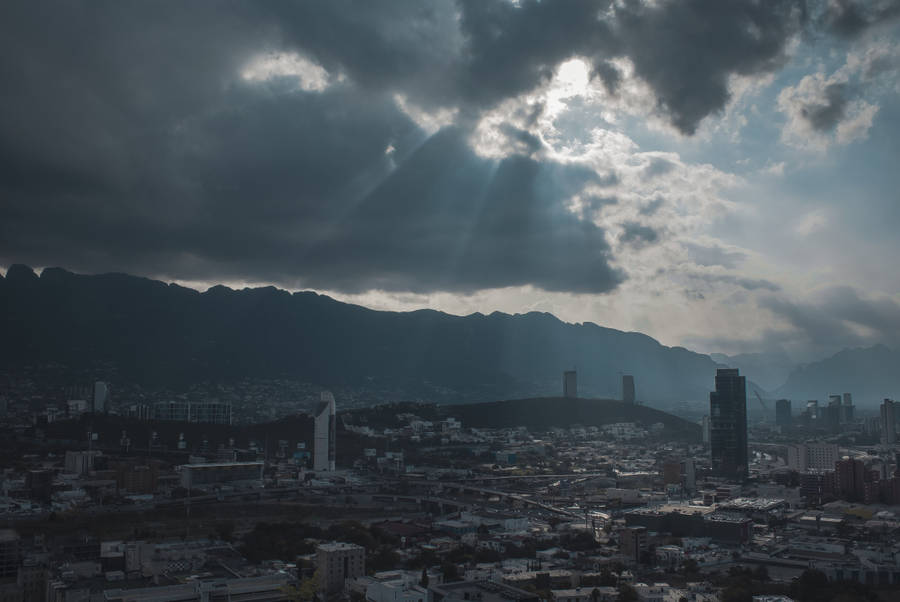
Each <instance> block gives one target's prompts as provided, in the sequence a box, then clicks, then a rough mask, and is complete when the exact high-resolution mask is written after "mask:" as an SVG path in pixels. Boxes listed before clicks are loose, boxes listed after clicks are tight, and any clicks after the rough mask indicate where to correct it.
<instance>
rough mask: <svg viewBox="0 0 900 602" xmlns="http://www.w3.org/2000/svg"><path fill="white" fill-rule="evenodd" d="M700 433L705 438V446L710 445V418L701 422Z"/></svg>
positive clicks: (707, 417)
mask: <svg viewBox="0 0 900 602" xmlns="http://www.w3.org/2000/svg"><path fill="white" fill-rule="evenodd" d="M700 432H701V435H702V437H703V445H709V416H704V417H703V419H702V420H701V421H700Z"/></svg>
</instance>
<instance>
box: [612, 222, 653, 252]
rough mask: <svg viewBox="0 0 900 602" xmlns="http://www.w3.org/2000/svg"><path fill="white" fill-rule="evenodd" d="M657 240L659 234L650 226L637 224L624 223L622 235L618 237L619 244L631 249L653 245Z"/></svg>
mask: <svg viewBox="0 0 900 602" xmlns="http://www.w3.org/2000/svg"><path fill="white" fill-rule="evenodd" d="M657 240H659V233H658V232H657V231H656V230H654V229H653V228H651V227H650V226H645V225H643V224H639V223H638V222H625V223H624V224H622V234H620V235H619V242H622V243H624V244H628V245H631V246H633V247H643V246H646V245H649V244H652V243H655V242H656V241H657Z"/></svg>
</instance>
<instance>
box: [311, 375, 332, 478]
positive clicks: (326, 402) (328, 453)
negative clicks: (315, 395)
mask: <svg viewBox="0 0 900 602" xmlns="http://www.w3.org/2000/svg"><path fill="white" fill-rule="evenodd" d="M334 433H335V406H334V395H332V394H331V392H330V391H323V392H322V396H321V401H320V402H319V406H318V407H317V408H316V435H315V446H314V448H313V469H314V470H317V471H322V470H334V455H335V445H334V443H335V441H334V439H335V437H334Z"/></svg>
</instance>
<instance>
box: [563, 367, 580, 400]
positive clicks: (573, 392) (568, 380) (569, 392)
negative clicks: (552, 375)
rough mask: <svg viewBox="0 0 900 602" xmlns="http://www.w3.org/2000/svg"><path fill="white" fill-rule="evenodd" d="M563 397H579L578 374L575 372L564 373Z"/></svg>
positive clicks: (567, 371)
mask: <svg viewBox="0 0 900 602" xmlns="http://www.w3.org/2000/svg"><path fill="white" fill-rule="evenodd" d="M563 397H566V398H569V399H575V398H576V397H578V373H576V372H575V370H566V371H565V372H563Z"/></svg>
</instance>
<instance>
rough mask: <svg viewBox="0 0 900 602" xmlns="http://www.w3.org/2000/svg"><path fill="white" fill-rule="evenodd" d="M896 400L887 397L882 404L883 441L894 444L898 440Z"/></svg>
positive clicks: (885, 443)
mask: <svg viewBox="0 0 900 602" xmlns="http://www.w3.org/2000/svg"><path fill="white" fill-rule="evenodd" d="M895 410H896V406H895V402H894V401H892V400H890V399H885V400H884V402H882V404H881V443H882V444H883V445H893V444H894V443H896V441H897V418H896V415H895V414H896V413H895Z"/></svg>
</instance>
